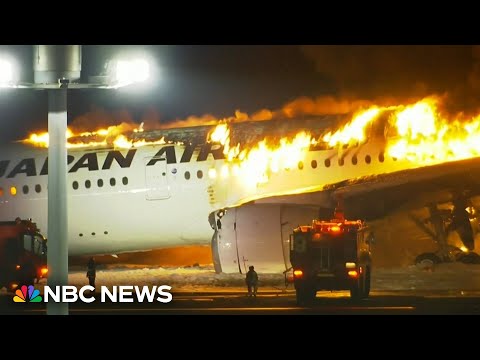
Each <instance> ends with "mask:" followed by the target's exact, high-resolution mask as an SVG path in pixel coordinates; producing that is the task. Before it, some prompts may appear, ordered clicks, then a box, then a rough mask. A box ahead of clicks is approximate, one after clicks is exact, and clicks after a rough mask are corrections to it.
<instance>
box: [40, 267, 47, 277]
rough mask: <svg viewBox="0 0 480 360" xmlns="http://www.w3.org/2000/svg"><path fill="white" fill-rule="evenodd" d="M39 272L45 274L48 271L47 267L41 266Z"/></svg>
mask: <svg viewBox="0 0 480 360" xmlns="http://www.w3.org/2000/svg"><path fill="white" fill-rule="evenodd" d="M40 272H41V274H42V275H46V274H47V273H48V268H46V267H42V269H41V270H40Z"/></svg>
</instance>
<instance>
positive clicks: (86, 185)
mask: <svg viewBox="0 0 480 360" xmlns="http://www.w3.org/2000/svg"><path fill="white" fill-rule="evenodd" d="M90 186H92V183H91V182H90V180H85V187H86V188H87V189H90Z"/></svg>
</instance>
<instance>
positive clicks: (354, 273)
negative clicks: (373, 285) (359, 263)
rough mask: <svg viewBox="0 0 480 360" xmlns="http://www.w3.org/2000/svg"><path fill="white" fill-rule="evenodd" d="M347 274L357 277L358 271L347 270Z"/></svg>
mask: <svg viewBox="0 0 480 360" xmlns="http://www.w3.org/2000/svg"><path fill="white" fill-rule="evenodd" d="M348 276H350V277H352V278H357V277H358V272H357V270H350V271H349V272H348Z"/></svg>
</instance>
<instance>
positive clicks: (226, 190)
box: [0, 141, 416, 255]
mask: <svg viewBox="0 0 480 360" xmlns="http://www.w3.org/2000/svg"><path fill="white" fill-rule="evenodd" d="M166 146H169V147H173V148H174V151H175V161H174V162H170V163H167V159H168V157H169V156H170V155H171V154H172V153H171V152H170V153H169V154H170V155H168V156H167V153H166V152H164V153H163V154H162V156H161V157H162V158H163V160H161V161H156V162H155V163H154V164H153V165H148V166H147V165H146V164H148V162H149V161H150V160H151V157H152V156H155V154H157V153H158V152H159V150H160V149H162V148H164V147H166ZM209 146H212V145H209ZM215 146H216V147H215ZM218 147H219V145H213V147H211V150H215V151H210V152H208V151H207V152H206V154H207V155H205V153H204V156H203V158H202V159H201V160H200V161H199V152H201V151H202V150H199V149H198V148H197V149H196V150H195V151H194V152H193V153H191V157H190V156H186V159H183V158H182V156H183V155H184V153H185V152H186V148H185V146H183V145H177V144H175V145H173V144H166V145H148V146H143V147H139V148H138V149H136V152H135V154H134V156H133V160H132V161H131V164H130V165H129V166H126V167H123V168H122V167H121V166H120V165H119V163H118V162H117V161H116V160H115V159H114V160H113V161H112V162H111V164H110V166H106V167H107V168H106V169H102V167H103V166H104V164H105V158H106V157H107V153H108V152H109V151H113V150H114V149H112V148H102V149H87V150H85V149H83V150H80V149H70V150H69V156H73V157H74V160H73V161H72V162H71V163H70V164H69V165H68V169H69V173H68V176H67V189H68V237H69V239H68V243H69V254H70V255H86V254H116V253H121V252H128V251H143V250H150V249H155V248H162V247H173V246H181V245H189V244H210V241H211V239H212V235H213V233H214V230H213V229H212V228H211V226H210V224H209V222H208V215H209V214H210V213H211V212H213V211H216V210H219V209H222V208H226V207H232V206H238V205H241V204H243V203H246V202H248V201H251V200H255V199H259V198H267V197H270V196H274V195H279V194H298V193H302V192H312V191H321V190H322V189H323V187H324V186H325V185H328V184H334V183H338V182H340V181H344V180H347V179H353V178H358V177H361V176H366V175H373V174H381V173H388V172H394V171H398V170H403V169H408V168H414V167H416V166H415V165H414V164H412V163H410V162H408V161H406V160H403V161H399V160H398V161H397V160H394V159H392V158H391V157H387V156H384V160H383V161H380V160H379V159H380V158H381V156H380V157H379V155H380V154H381V152H382V151H383V144H381V143H375V142H373V141H370V142H367V143H366V144H363V145H361V146H358V147H353V148H351V149H349V150H343V152H340V151H338V150H336V149H327V150H314V151H309V152H307V154H306V157H305V159H303V160H302V164H303V166H298V164H297V167H295V168H292V169H290V170H281V171H279V172H278V173H272V174H270V181H269V182H267V183H265V184H259V185H256V184H253V185H248V183H247V182H245V181H244V179H241V178H240V177H236V176H233V175H230V176H227V177H223V176H220V174H221V169H222V167H223V166H224V165H225V163H226V162H225V160H224V159H221V158H219V156H218V154H219V152H218ZM118 151H120V153H121V154H122V156H123V157H126V156H127V152H128V150H124V149H118ZM86 153H95V154H96V155H94V157H96V159H97V161H98V170H97V169H93V170H92V169H89V168H88V166H90V165H92V163H90V161H87V160H84V161H83V162H82V163H80V164H79V160H80V159H81V158H82V156H84V155H85V154H86ZM214 153H215V157H216V158H214ZM354 155H356V158H357V161H356V164H354V162H355V161H352V158H353V156H354ZM46 157H47V150H46V149H41V148H35V147H31V146H28V145H23V144H13V145H11V146H9V147H8V148H7V149H3V150H2V151H1V152H0V189H1V192H0V220H13V219H15V218H16V217H20V218H32V219H33V221H35V222H36V223H37V224H38V226H39V227H40V229H41V231H42V232H43V233H44V234H47V224H48V222H47V198H46V196H47V178H48V176H47V175H46V174H43V175H40V173H41V169H42V167H43V166H44V162H45V159H46ZM341 157H343V159H344V160H343V161H344V162H343V165H341V164H340V163H339V159H340V158H341ZM27 158H33V159H34V163H35V169H34V170H35V173H34V174H32V172H31V169H30V168H28V166H27V165H25V164H24V165H22V166H21V167H18V164H19V163H20V162H21V161H22V160H23V159H27ZM368 158H370V162H368ZM181 160H182V161H183V162H181ZM327 160H329V162H330V165H329V166H326V164H325V162H326V161H327ZM2 161H3V165H2ZM314 161H315V162H316V166H314V164H315V163H314ZM7 162H8V163H7ZM327 162H328V161H327ZM79 165H83V166H80V167H79ZM2 166H3V169H2ZM16 166H17V171H15V170H14V169H15V167H16ZM75 166H76V167H77V169H76V171H73V172H72V169H74V167H75ZM27 168H28V169H27ZM212 168H215V169H216V170H217V175H218V176H217V177H215V178H210V177H209V175H208V174H209V170H210V169H212ZM27 170H28V171H30V174H28V171H27ZM12 171H13V173H12ZM187 172H188V173H189V175H190V177H189V179H187V177H188V176H187V175H186V173H187ZM199 172H202V174H203V176H202V177H201V178H200V177H199V176H197V174H198V173H199ZM27 175H30V176H27ZM124 178H126V179H128V184H126V185H125V184H123V182H122V180H123V179H124ZM111 179H115V182H116V184H115V186H112V185H111V184H110V180H111ZM99 180H102V181H103V186H102V187H99V186H98V183H97V182H98V181H99ZM88 181H90V187H89V188H87V187H86V182H88ZM74 182H77V183H78V189H74V188H73V184H74ZM38 185H39V186H40V187H41V191H40V192H38V193H37V192H36V187H38ZM12 186H14V187H16V189H17V194H16V195H15V196H13V195H11V194H10V188H11V187H12ZM25 186H26V187H28V193H26V194H25V193H24V192H23V188H24V187H25ZM2 192H3V193H2ZM280 243H281V242H280V241H279V244H280ZM252 251H253V250H252ZM262 251H266V252H268V251H270V250H269V249H263V250H262Z"/></svg>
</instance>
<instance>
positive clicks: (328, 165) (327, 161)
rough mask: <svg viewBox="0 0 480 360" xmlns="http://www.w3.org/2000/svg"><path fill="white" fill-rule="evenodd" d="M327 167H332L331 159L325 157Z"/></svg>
mask: <svg viewBox="0 0 480 360" xmlns="http://www.w3.org/2000/svg"><path fill="white" fill-rule="evenodd" d="M325 167H330V159H325Z"/></svg>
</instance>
